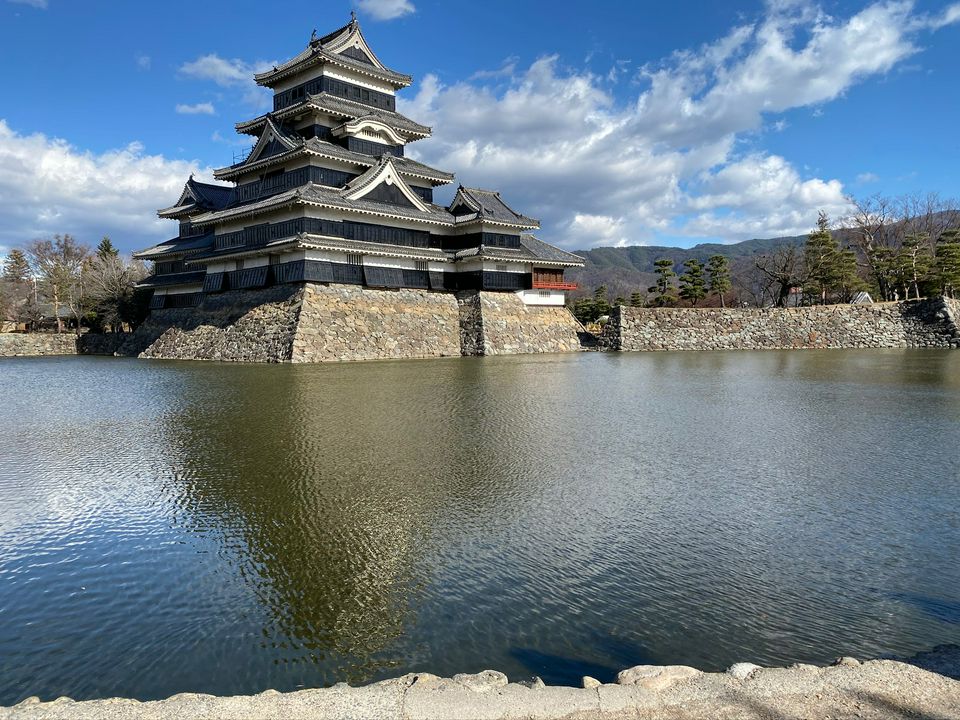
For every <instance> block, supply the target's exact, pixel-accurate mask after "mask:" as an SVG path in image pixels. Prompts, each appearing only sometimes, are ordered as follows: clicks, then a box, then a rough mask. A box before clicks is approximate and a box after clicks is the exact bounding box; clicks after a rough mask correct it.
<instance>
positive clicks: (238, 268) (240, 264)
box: [237, 259, 243, 270]
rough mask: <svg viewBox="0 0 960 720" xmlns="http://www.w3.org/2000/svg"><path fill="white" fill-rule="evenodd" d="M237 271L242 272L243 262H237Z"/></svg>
mask: <svg viewBox="0 0 960 720" xmlns="http://www.w3.org/2000/svg"><path fill="white" fill-rule="evenodd" d="M237 270H243V260H242V259H240V260H237Z"/></svg>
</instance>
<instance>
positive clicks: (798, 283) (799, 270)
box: [754, 245, 806, 307]
mask: <svg viewBox="0 0 960 720" xmlns="http://www.w3.org/2000/svg"><path fill="white" fill-rule="evenodd" d="M754 265H755V267H756V269H757V271H758V272H759V274H760V277H761V278H764V279H765V282H766V288H765V290H764V294H766V295H767V296H769V297H770V298H771V300H772V301H773V304H774V305H775V306H776V307H786V306H787V301H788V300H789V298H790V291H791V290H793V289H794V288H798V287H803V284H804V282H805V280H806V270H805V267H804V262H803V250H802V248H800V247H798V246H796V245H782V246H781V247H779V248H777V249H776V250H775V251H774V252H772V253H771V254H769V255H761V256H759V257H758V258H757V259H756V261H755V263H754Z"/></svg>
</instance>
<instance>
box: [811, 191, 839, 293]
mask: <svg viewBox="0 0 960 720" xmlns="http://www.w3.org/2000/svg"><path fill="white" fill-rule="evenodd" d="M803 256H804V261H805V263H806V266H807V282H808V283H809V284H810V285H812V286H813V288H814V290H815V291H816V296H817V297H818V298H819V300H820V302H821V303H823V304H824V305H825V304H826V302H827V294H828V293H830V292H832V291H833V290H834V289H835V288H836V287H837V284H838V281H839V277H838V273H839V271H840V257H839V256H840V246H839V245H838V244H837V241H836V240H835V239H834V237H833V234H832V233H831V232H830V220H829V218H828V217H827V214H826V213H825V212H823V211H822V210H821V211H820V216H819V217H818V218H817V229H816V230H814V231H813V232H811V233H810V234H809V235H808V236H807V243H806V245H805V246H804V249H803Z"/></svg>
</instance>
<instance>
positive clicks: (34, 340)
mask: <svg viewBox="0 0 960 720" xmlns="http://www.w3.org/2000/svg"><path fill="white" fill-rule="evenodd" d="M126 339H127V336H126V335H124V334H123V333H84V334H83V335H80V336H77V335H76V334H75V333H73V332H65V333H46V332H43V333H40V332H37V333H2V334H0V357H37V356H44V355H78V354H79V355H113V353H114V352H116V350H117V348H119V347H120V345H121V344H122V343H123V342H124V341H125V340H126Z"/></svg>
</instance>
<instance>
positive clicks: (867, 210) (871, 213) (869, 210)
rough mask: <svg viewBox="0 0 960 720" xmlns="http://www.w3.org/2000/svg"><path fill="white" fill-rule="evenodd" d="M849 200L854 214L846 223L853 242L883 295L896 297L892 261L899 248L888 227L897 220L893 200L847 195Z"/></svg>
mask: <svg viewBox="0 0 960 720" xmlns="http://www.w3.org/2000/svg"><path fill="white" fill-rule="evenodd" d="M847 200H848V201H849V202H850V204H851V206H852V207H853V213H852V214H851V215H850V216H849V217H848V218H847V219H846V222H845V224H846V226H847V227H848V228H849V229H850V230H851V231H852V234H853V242H854V245H855V246H856V248H857V249H858V250H859V251H860V254H861V255H862V257H863V259H864V260H865V261H866V263H867V268H868V269H869V271H870V274H871V276H872V277H873V279H874V282H875V283H876V285H877V289H878V290H879V291H880V295H881V297H882V298H883V299H884V300H890V299H892V297H893V288H892V286H893V280H892V278H891V274H892V268H891V260H892V257H893V255H894V253H895V252H896V249H897V247H898V245H897V244H896V242H895V238H893V237H892V233H891V232H890V229H889V227H888V226H889V225H890V224H891V223H893V222H895V221H896V220H897V219H898V218H897V214H896V212H895V209H894V202H893V201H892V200H890V199H889V198H886V197H883V196H882V195H873V196H871V197H869V198H863V199H858V198H854V197H848V198H847Z"/></svg>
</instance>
